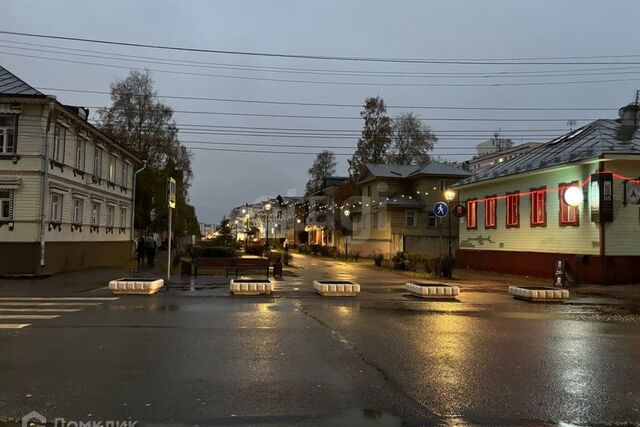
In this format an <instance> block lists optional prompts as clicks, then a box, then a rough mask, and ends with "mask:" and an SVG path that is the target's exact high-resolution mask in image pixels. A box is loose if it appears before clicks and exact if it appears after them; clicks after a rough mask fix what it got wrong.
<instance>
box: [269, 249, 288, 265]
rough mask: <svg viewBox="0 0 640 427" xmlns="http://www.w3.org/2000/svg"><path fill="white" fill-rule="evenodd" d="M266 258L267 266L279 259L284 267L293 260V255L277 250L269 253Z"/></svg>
mask: <svg viewBox="0 0 640 427" xmlns="http://www.w3.org/2000/svg"><path fill="white" fill-rule="evenodd" d="M267 258H269V264H274V263H275V262H276V261H277V260H278V259H279V260H280V261H282V263H283V264H284V265H289V262H290V261H291V260H292V259H293V255H291V254H290V253H289V252H286V251H279V250H277V251H269V254H268V255H267Z"/></svg>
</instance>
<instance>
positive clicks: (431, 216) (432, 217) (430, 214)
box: [427, 211, 438, 228]
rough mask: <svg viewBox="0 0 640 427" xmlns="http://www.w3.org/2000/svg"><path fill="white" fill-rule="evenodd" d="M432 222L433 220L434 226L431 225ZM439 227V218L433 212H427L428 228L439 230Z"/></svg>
mask: <svg viewBox="0 0 640 427" xmlns="http://www.w3.org/2000/svg"><path fill="white" fill-rule="evenodd" d="M431 220H433V225H432V224H431ZM437 227H438V217H437V216H436V214H435V213H434V212H433V211H429V212H427V228H437Z"/></svg>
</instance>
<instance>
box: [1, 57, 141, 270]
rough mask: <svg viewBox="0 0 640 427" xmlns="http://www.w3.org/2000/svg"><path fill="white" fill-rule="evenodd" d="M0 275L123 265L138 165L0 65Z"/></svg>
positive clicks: (76, 114) (76, 113) (81, 114)
mask: <svg viewBox="0 0 640 427" xmlns="http://www.w3.org/2000/svg"><path fill="white" fill-rule="evenodd" d="M0 96H1V97H0V252H1V253H2V254H3V256H2V257H0V274H10V275H36V274H51V273H57V272H61V271H69V270H76V269H81V268H87V267H98V266H111V265H121V264H125V263H126V262H127V261H128V260H129V259H130V257H131V256H132V247H133V242H132V233H131V225H132V224H131V217H132V199H133V173H134V169H135V165H136V164H138V163H140V161H139V160H138V159H137V158H136V157H135V156H134V155H133V154H132V153H131V152H130V151H128V150H127V149H126V148H125V147H123V146H121V145H120V144H118V143H117V142H115V141H112V140H111V139H109V138H108V137H106V136H105V135H104V134H102V133H101V132H100V131H99V130H98V129H97V128H95V127H94V126H93V125H91V124H90V123H89V122H87V117H88V110H86V109H84V108H81V107H72V106H67V105H63V104H61V103H60V102H58V101H57V100H56V99H55V97H51V96H47V95H45V94H43V93H41V92H40V91H38V90H36V89H34V88H33V87H31V86H29V85H28V84H27V83H25V82H23V81H22V80H20V79H19V78H18V77H16V76H15V75H13V74H12V73H10V72H9V71H7V70H6V69H4V68H2V67H0Z"/></svg>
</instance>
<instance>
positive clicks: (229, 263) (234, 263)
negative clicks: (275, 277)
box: [195, 257, 269, 277]
mask: <svg viewBox="0 0 640 427" xmlns="http://www.w3.org/2000/svg"><path fill="white" fill-rule="evenodd" d="M201 268H213V269H219V270H224V275H225V276H227V275H229V270H235V272H236V277H238V271H240V270H263V269H264V270H265V273H266V276H267V277H269V260H268V259H267V258H229V257H225V258H197V259H196V268H195V274H196V276H197V275H198V270H200V269H201Z"/></svg>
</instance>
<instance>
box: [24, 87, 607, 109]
mask: <svg viewBox="0 0 640 427" xmlns="http://www.w3.org/2000/svg"><path fill="white" fill-rule="evenodd" d="M36 89H38V90H43V91H48V90H52V91H58V92H76V93H92V94H100V95H111V92H108V91H96V90H84V89H67V88H54V87H36ZM126 95H131V96H142V95H137V94H133V93H127V94H126ZM158 98H165V99H184V100H197V101H215V102H237V103H254V104H271V105H294V106H312V107H347V108H363V106H362V104H335V103H319V102H295V101H269V100H257V99H230V98H209V97H201V96H179V95H158ZM386 107H387V108H398V109H412V110H418V109H430V110H487V111H605V110H615V111H617V109H618V107H461V106H444V105H442V106H438V105H430V106H425V105H422V106H418V105H387V106H386Z"/></svg>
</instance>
